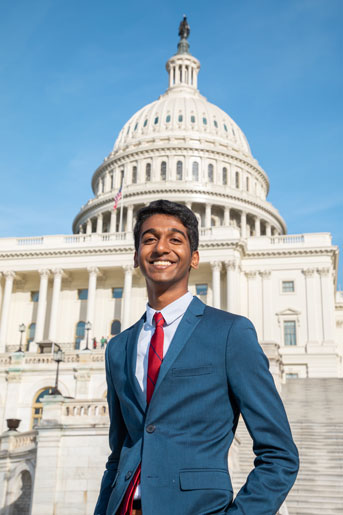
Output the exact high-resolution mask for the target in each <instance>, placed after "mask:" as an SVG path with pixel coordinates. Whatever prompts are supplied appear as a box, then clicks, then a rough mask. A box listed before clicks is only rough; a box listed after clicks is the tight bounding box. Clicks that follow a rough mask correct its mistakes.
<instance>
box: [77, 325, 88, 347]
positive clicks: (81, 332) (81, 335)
mask: <svg viewBox="0 0 343 515" xmlns="http://www.w3.org/2000/svg"><path fill="white" fill-rule="evenodd" d="M85 328H86V322H83V321H82V320H80V321H79V322H78V323H77V324H76V334H75V349H79V348H80V345H81V342H82V340H84V339H85Z"/></svg>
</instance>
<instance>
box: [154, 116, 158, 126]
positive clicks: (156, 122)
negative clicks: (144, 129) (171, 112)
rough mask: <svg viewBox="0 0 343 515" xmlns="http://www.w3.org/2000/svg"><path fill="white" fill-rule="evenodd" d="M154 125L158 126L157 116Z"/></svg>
mask: <svg viewBox="0 0 343 515" xmlns="http://www.w3.org/2000/svg"><path fill="white" fill-rule="evenodd" d="M154 124H155V125H157V124H158V116H156V118H155V120H154Z"/></svg>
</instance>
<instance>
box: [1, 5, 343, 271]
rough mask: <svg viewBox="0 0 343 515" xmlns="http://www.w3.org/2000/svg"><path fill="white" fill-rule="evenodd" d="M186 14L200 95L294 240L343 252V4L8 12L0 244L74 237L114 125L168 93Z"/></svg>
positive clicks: (21, 8)
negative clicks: (247, 160)
mask: <svg viewBox="0 0 343 515" xmlns="http://www.w3.org/2000/svg"><path fill="white" fill-rule="evenodd" d="M183 13H186V14H187V16H188V19H189V23H190V25H191V36H190V40H189V41H190V44H191V52H192V53H193V55H195V56H196V57H197V58H198V59H199V60H200V62H201V71H200V76H199V89H200V91H201V93H202V94H203V95H205V96H206V97H207V98H208V100H210V101H211V102H213V103H215V104H217V105H219V106H220V107H221V108H222V109H224V111H226V112H227V113H228V114H229V115H230V116H231V117H232V118H233V119H234V120H235V121H236V122H237V123H238V124H239V125H240V127H241V128H242V130H243V131H244V133H245V134H246V136H247V138H248V141H249V143H250V146H251V148H252V152H253V154H254V156H255V157H256V158H257V159H258V161H259V162H260V164H261V166H262V167H263V168H264V169H265V171H266V172H267V173H268V175H269V179H270V183H271V188H270V194H269V200H270V201H271V202H272V203H273V204H274V205H275V206H276V207H277V208H278V209H279V211H280V213H281V214H282V216H283V217H284V218H285V220H286V223H287V226H288V232H289V233H301V232H321V231H323V232H326V231H328V232H331V233H332V235H333V242H334V243H335V244H336V245H339V247H340V248H341V247H342V245H343V223H342V220H343V195H342V192H343V170H342V162H343V145H342V136H343V117H342V114H343V113H342V111H343V95H342V91H343V88H342V85H343V84H342V82H343V73H342V69H343V67H342V64H343V63H342V54H343V52H342V47H343V35H342V33H343V31H342V26H343V2H342V1H341V0H288V1H286V2H285V1H284V0H259V1H258V2H257V1H256V0H241V1H240V2H237V1H235V2H233V1H231V0H222V1H214V2H208V1H203V0H197V1H183V2H182V1H179V0H174V1H173V2H171V1H170V2H161V1H159V2H158V1H155V0H154V1H145V2H142V1H140V2H139V1H136V0H132V1H131V2H126V3H125V4H124V2H116V1H114V0H112V1H109V0H102V1H101V0H99V1H98V2H93V1H88V0H83V1H79V0H58V1H57V0H54V1H49V0H32V1H31V2H27V1H23V0H16V1H15V2H13V1H9V0H3V1H2V2H1V3H0V77H1V80H0V174H1V192H2V195H1V204H0V237H6V236H28V235H41V234H56V233H67V234H68V233H70V232H71V224H72V220H73V218H74V216H75V215H76V213H77V212H78V210H79V208H80V207H81V205H82V204H84V203H85V202H86V201H87V200H88V199H89V198H90V197H91V196H92V193H91V187H90V180H91V176H92V174H93V172H94V170H95V169H96V168H97V166H98V165H99V164H100V163H101V162H102V160H103V158H104V157H105V156H106V155H107V154H108V153H109V152H110V151H111V149H112V147H113V144H114V141H115V138H116V136H117V135H118V133H119V130H120V129H121V127H122V125H123V124H124V123H125V122H126V120H127V119H128V118H129V117H130V116H131V115H132V114H133V113H134V112H135V111H137V110H138V109H139V108H140V107H142V106H143V105H145V104H147V103H148V102H151V101H153V100H155V99H156V98H157V97H158V96H159V95H160V94H161V93H162V92H164V91H165V89H166V87H167V73H166V71H165V62H166V60H167V59H168V58H169V57H170V56H171V55H172V54H174V53H175V51H176V45H177V40H178V37H177V29H178V24H179V22H180V20H181V18H182V15H183ZM341 263H342V259H341V260H340V265H339V266H340V269H341V268H342V267H341Z"/></svg>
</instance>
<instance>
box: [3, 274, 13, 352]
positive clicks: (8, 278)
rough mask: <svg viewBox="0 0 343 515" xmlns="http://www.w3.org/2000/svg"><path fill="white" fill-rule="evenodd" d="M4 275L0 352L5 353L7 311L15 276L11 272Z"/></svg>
mask: <svg viewBox="0 0 343 515" xmlns="http://www.w3.org/2000/svg"><path fill="white" fill-rule="evenodd" d="M4 275H5V278H6V280H5V289H4V298H3V301H2V310H1V323H0V352H5V349H6V343H7V327H8V314H9V310H10V303H11V296H12V288H13V280H14V278H15V274H14V272H12V271H7V272H5V273H4Z"/></svg>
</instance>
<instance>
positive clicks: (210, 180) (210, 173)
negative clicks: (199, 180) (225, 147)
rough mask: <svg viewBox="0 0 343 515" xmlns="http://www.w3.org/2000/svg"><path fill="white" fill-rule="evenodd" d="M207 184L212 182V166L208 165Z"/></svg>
mask: <svg viewBox="0 0 343 515" xmlns="http://www.w3.org/2000/svg"><path fill="white" fill-rule="evenodd" d="M207 171H208V182H213V164H211V163H210V164H209V165H208V169H207Z"/></svg>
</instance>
